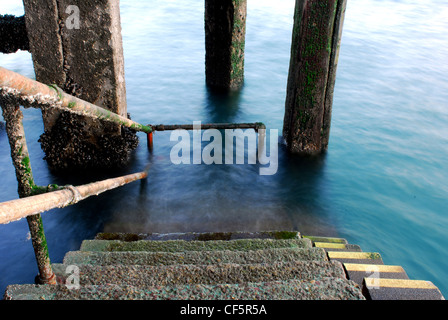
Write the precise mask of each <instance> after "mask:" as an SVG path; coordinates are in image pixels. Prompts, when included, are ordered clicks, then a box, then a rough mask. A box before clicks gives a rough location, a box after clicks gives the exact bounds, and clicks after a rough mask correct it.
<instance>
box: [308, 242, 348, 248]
mask: <svg viewBox="0 0 448 320" xmlns="http://www.w3.org/2000/svg"><path fill="white" fill-rule="evenodd" d="M314 246H315V247H317V248H326V249H346V245H345V244H343V243H329V242H315V243H314Z"/></svg>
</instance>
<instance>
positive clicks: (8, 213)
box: [0, 172, 148, 224]
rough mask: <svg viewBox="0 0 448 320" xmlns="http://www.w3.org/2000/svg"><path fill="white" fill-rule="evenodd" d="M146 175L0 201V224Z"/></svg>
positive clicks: (128, 176)
mask: <svg viewBox="0 0 448 320" xmlns="http://www.w3.org/2000/svg"><path fill="white" fill-rule="evenodd" d="M147 176H148V174H147V172H139V173H134V174H130V175H127V176H122V177H118V178H112V179H107V180H103V181H98V182H93V183H90V184H86V185H82V186H78V187H74V186H66V187H64V188H63V189H62V190H58V191H53V192H49V193H44V194H39V195H35V196H30V197H26V198H22V199H17V200H11V201H7V202H3V203H0V224H7V223H10V222H13V221H17V220H20V219H23V218H26V217H28V216H32V215H36V214H39V213H42V212H45V211H49V210H51V209H55V208H64V207H67V206H69V205H72V204H75V203H78V202H79V201H81V200H84V199H86V198H88V197H90V196H92V195H98V194H101V193H103V192H106V191H108V190H112V189H115V188H118V187H121V186H123V185H125V184H128V183H131V182H133V181H136V180H141V179H145V178H146V177H147Z"/></svg>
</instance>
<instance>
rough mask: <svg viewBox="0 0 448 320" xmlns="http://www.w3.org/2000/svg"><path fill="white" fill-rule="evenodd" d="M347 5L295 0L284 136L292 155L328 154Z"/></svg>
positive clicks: (337, 0) (338, 0)
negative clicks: (326, 152) (337, 69)
mask: <svg viewBox="0 0 448 320" xmlns="http://www.w3.org/2000/svg"><path fill="white" fill-rule="evenodd" d="M346 3H347V1H346V0H296V7H295V13H294V27H293V34H292V44H291V60H290V67H289V76H288V84H287V93H286V103H285V117H284V123H283V137H284V139H285V141H286V144H287V148H288V150H289V151H290V152H292V153H299V154H306V155H314V154H319V153H322V152H325V151H326V150H327V148H328V141H329V137H330V123H331V110H332V104H333V92H334V85H335V79H336V68H337V63H338V56H339V47H340V42H341V35H342V26H343V21H344V15H345V8H346Z"/></svg>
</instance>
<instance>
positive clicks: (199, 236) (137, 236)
mask: <svg viewBox="0 0 448 320" xmlns="http://www.w3.org/2000/svg"><path fill="white" fill-rule="evenodd" d="M255 238H258V239H278V240H280V239H298V238H300V235H299V233H298V232H297V231H261V232H241V231H236V232H201V233H198V232H185V233H169V234H163V233H114V232H103V233H99V234H97V235H96V236H95V240H120V241H138V240H197V241H211V240H236V239H255Z"/></svg>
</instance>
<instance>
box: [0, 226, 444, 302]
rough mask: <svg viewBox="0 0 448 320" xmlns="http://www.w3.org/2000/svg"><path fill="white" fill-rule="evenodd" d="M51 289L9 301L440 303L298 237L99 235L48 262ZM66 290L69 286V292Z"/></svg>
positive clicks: (430, 290)
mask: <svg viewBox="0 0 448 320" xmlns="http://www.w3.org/2000/svg"><path fill="white" fill-rule="evenodd" d="M53 269H54V272H55V274H56V276H57V279H58V285H56V286H52V285H11V286H9V287H8V288H7V289H6V292H5V295H4V298H5V299H8V300H42V299H44V300H71V299H76V300H78V299H87V300H118V299H120V300H166V299H170V300H173V299H176V300H182V299H188V300H194V299H201V300H254V299H256V300H321V299H323V300H365V299H372V300H382V299H388V300H389V299H409V300H410V299H412V300H421V299H443V296H442V295H441V293H440V291H439V290H438V288H437V287H435V286H434V285H433V284H432V283H431V282H428V281H418V280H410V279H409V278H408V276H407V275H406V272H405V271H404V270H403V268H401V267H399V266H386V265H384V264H383V261H382V259H381V255H380V254H378V253H368V252H362V251H361V248H360V247H359V246H357V245H352V244H348V243H347V241H346V240H344V239H339V238H322V237H310V236H301V235H300V234H299V233H298V232H289V231H286V232H279V231H270V232H255V233H248V232H231V233H179V234H120V233H113V234H111V233H101V234H98V235H97V236H96V238H95V239H94V240H85V241H83V243H82V245H81V248H80V250H79V251H73V252H68V253H67V254H66V255H65V258H64V261H63V263H62V264H53ZM71 286H72V287H71Z"/></svg>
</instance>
